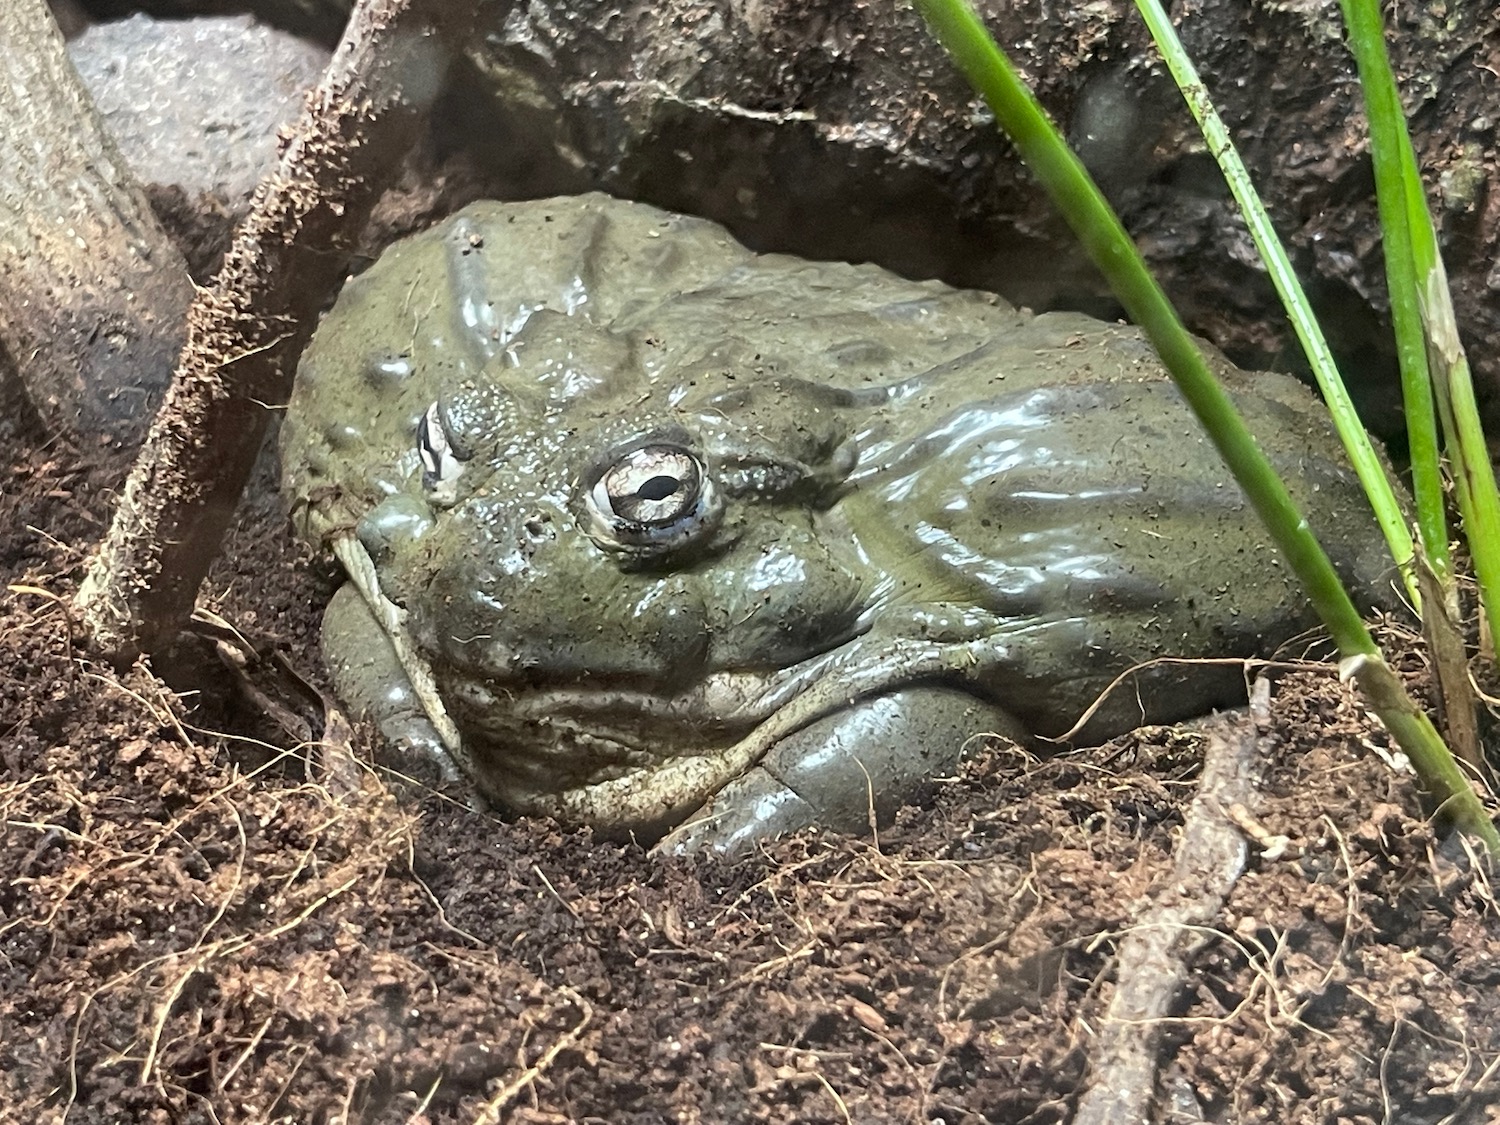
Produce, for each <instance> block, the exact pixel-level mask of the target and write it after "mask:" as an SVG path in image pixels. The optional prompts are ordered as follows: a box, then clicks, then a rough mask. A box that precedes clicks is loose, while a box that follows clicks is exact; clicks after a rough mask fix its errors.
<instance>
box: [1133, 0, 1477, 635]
mask: <svg viewBox="0 0 1500 1125" xmlns="http://www.w3.org/2000/svg"><path fill="white" fill-rule="evenodd" d="M1135 6H1136V8H1137V9H1138V10H1139V11H1140V13H1141V17H1142V18H1143V19H1144V20H1145V21H1146V26H1147V27H1148V28H1149V29H1150V31H1151V37H1152V38H1153V39H1154V40H1156V46H1157V49H1158V50H1159V51H1160V52H1161V55H1162V58H1163V60H1164V61H1165V62H1166V64H1167V69H1168V70H1169V71H1170V72H1171V75H1172V80H1173V81H1174V82H1176V83H1177V88H1178V89H1179V90H1180V91H1181V92H1182V96H1183V98H1184V100H1186V102H1187V104H1188V109H1189V110H1191V111H1192V114H1193V117H1194V119H1195V120H1196V121H1197V122H1198V127H1199V128H1200V129H1201V130H1202V131H1203V139H1204V140H1205V141H1207V142H1208V149H1209V151H1210V152H1211V153H1213V155H1214V159H1215V160H1217V161H1218V163H1219V169H1220V171H1222V172H1223V173H1224V179H1225V180H1226V181H1227V182H1228V184H1229V190H1230V191H1231V192H1232V193H1233V195H1234V199H1235V202H1236V203H1237V204H1238V205H1239V208H1240V214H1242V215H1243V216H1244V217H1245V222H1246V225H1248V226H1249V228H1250V237H1251V238H1253V239H1254V240H1255V246H1256V249H1258V250H1259V251H1260V256H1261V260H1262V261H1263V262H1265V265H1266V270H1267V272H1268V273H1269V274H1270V276H1271V282H1272V284H1274V285H1275V286H1276V292H1277V293H1278V294H1280V296H1281V302H1282V304H1283V305H1284V306H1285V308H1286V311H1287V316H1288V318H1290V320H1291V322H1292V327H1293V328H1294V329H1295V330H1296V332H1297V338H1298V339H1299V340H1301V341H1302V350H1303V351H1304V352H1305V353H1306V355H1307V361H1308V363H1309V364H1310V365H1311V366H1312V370H1313V375H1314V376H1315V377H1316V379H1317V381H1318V387H1319V388H1320V389H1321V390H1322V392H1323V399H1324V401H1325V402H1327V404H1328V409H1329V412H1330V413H1331V414H1332V415H1333V424H1334V427H1335V428H1336V429H1337V430H1338V434H1339V438H1340V440H1341V441H1342V442H1343V443H1344V451H1345V452H1346V453H1347V454H1348V456H1349V463H1350V464H1351V465H1353V466H1354V472H1355V474H1356V475H1357V476H1358V477H1359V481H1360V484H1361V485H1362V486H1363V487H1364V490H1365V495H1366V496H1368V497H1369V499H1370V506H1371V508H1373V509H1374V512H1375V519H1376V522H1377V523H1379V525H1380V530H1381V532H1382V533H1383V534H1384V535H1385V541H1386V543H1387V544H1389V546H1390V549H1391V557H1392V558H1393V559H1395V560H1396V564H1397V566H1398V567H1399V568H1400V570H1401V577H1402V580H1403V581H1404V582H1405V584H1406V591H1407V594H1408V595H1410V597H1411V599H1412V604H1413V605H1416V606H1419V607H1420V605H1421V598H1420V595H1419V593H1418V589H1417V579H1416V571H1415V569H1414V567H1413V566H1412V555H1413V553H1414V548H1413V546H1412V539H1411V532H1410V531H1409V530H1408V529H1407V526H1406V513H1405V512H1404V511H1402V508H1401V502H1400V501H1399V500H1398V499H1397V498H1396V490H1395V487H1394V486H1393V485H1392V483H1391V478H1390V476H1389V474H1388V473H1387V472H1386V468H1385V465H1384V463H1382V461H1381V460H1380V456H1379V454H1377V453H1376V452H1375V447H1374V446H1373V445H1371V443H1370V436H1369V434H1367V433H1366V432H1365V427H1364V423H1362V422H1361V421H1360V420H1359V414H1358V413H1357V412H1356V411H1355V409H1354V403H1353V401H1352V400H1351V399H1350V398H1349V392H1348V391H1347V390H1346V389H1345V388H1344V380H1343V378H1342V377H1341V376H1340V375H1339V371H1338V366H1337V364H1335V363H1334V360H1333V353H1332V351H1330V350H1329V347H1328V341H1327V340H1326V339H1325V338H1324V336H1323V329H1322V328H1321V326H1320V325H1319V324H1318V319H1317V317H1316V316H1315V315H1314V314H1313V310H1312V306H1311V304H1310V303H1309V302H1308V300H1307V294H1306V293H1305V292H1304V291H1303V289H1302V284H1301V282H1299V281H1298V280H1297V275H1296V273H1295V272H1294V271H1293V269H1292V263H1291V261H1290V259H1288V257H1287V254H1286V250H1285V249H1284V248H1283V246H1282V244H1281V239H1280V238H1278V237H1277V234H1276V230H1275V228H1274V227H1273V226H1272V225H1271V217H1270V215H1268V214H1267V213H1266V209H1265V206H1264V205H1263V204H1262V203H1261V201H1260V196H1259V195H1258V194H1257V193H1256V190H1255V185H1254V184H1253V183H1251V181H1250V173H1249V171H1248V170H1246V168H1245V164H1244V162H1243V161H1242V160H1241V159H1240V154H1239V152H1238V151H1237V150H1236V149H1235V147H1234V141H1233V140H1232V139H1231V138H1230V136H1229V129H1228V128H1227V127H1226V126H1225V124H1224V121H1223V119H1222V118H1221V117H1220V116H1219V112H1218V110H1216V109H1215V108H1214V105H1213V102H1212V100H1211V99H1210V98H1209V96H1208V90H1207V88H1206V87H1205V86H1204V85H1203V80H1202V79H1201V78H1200V77H1199V76H1198V71H1197V68H1195V67H1194V66H1193V63H1192V60H1191V59H1189V58H1188V56H1187V52H1186V51H1185V50H1183V47H1182V41H1181V40H1180V39H1178V37H1177V32H1176V31H1175V30H1174V29H1173V27H1172V21H1171V20H1170V19H1168V18H1167V13H1166V11H1165V10H1164V9H1163V8H1162V6H1161V3H1160V0H1136V5H1135ZM1425 370H1426V369H1425V367H1424V369H1423V372H1424V376H1425ZM1429 405H1430V402H1429ZM1438 499H1439V516H1441V499H1442V494H1441V482H1440V483H1439V494H1438ZM1443 546H1444V548H1446V546H1447V544H1446V540H1444V541H1443ZM1429 557H1431V556H1430V552H1429ZM1444 561H1445V563H1446V553H1445V554H1444ZM1440 573H1442V572H1441V571H1440Z"/></svg>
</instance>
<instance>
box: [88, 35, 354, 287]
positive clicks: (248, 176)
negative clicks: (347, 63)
mask: <svg viewBox="0 0 1500 1125" xmlns="http://www.w3.org/2000/svg"><path fill="white" fill-rule="evenodd" d="M68 53H69V55H70V56H71V57H72V60H73V64H74V65H75V66H76V67H77V68H78V72H79V74H80V76H81V77H82V78H83V81H84V85H85V86H86V87H87V88H88V91H89V93H90V94H91V95H92V96H93V98H94V103H95V105H96V106H97V107H98V110H99V113H100V116H101V117H102V118H103V121H104V124H105V127H106V128H107V129H108V130H109V132H110V133H111V135H112V136H113V138H114V140H115V143H116V144H117V145H118V146H119V148H120V151H121V154H122V155H123V156H124V157H125V160H126V162H127V163H128V164H129V165H130V168H131V171H132V172H134V173H135V175H136V177H137V178H138V179H140V180H141V181H142V183H143V184H144V185H145V186H146V189H147V193H148V195H149V196H150V198H151V202H152V206H153V207H154V208H155V209H156V211H157V213H158V215H160V216H161V217H162V219H163V222H164V223H166V225H167V226H168V228H169V229H170V230H172V232H173V234H174V235H175V236H176V237H177V238H178V240H179V242H180V243H181V244H182V248H183V253H184V255H185V256H186V257H187V259H188V263H189V266H190V268H191V269H192V271H193V275H194V276H195V277H197V278H199V279H200V280H201V279H202V278H203V277H205V276H206V275H207V274H209V273H211V272H212V271H213V268H214V267H215V266H216V265H217V263H218V260H219V258H220V257H221V256H222V254H223V251H224V247H225V246H226V245H227V244H228V239H229V232H230V231H231V230H232V229H233V226H234V224H235V223H236V222H238V221H239V219H240V218H241V217H242V216H243V215H244V214H245V212H246V210H247V209H248V207H249V201H250V194H251V192H252V191H254V189H255V185H256V184H257V183H259V182H260V179H261V177H262V176H264V175H265V173H266V172H267V171H269V170H270V168H271V166H272V165H273V163H274V162H275V159H276V133H277V130H278V129H279V128H280V127H281V126H282V125H283V124H285V123H286V122H288V121H290V120H291V119H292V118H293V117H294V116H295V115H296V114H297V112H298V111H299V110H300V109H301V107H302V98H303V94H304V93H305V91H306V90H307V89H308V88H309V87H311V86H312V85H313V84H314V83H316V82H317V80H318V78H319V76H320V75H321V74H322V73H323V68H324V67H325V66H326V65H327V62H328V57H329V55H328V52H327V51H325V50H323V49H322V48H321V47H317V46H314V45H312V44H310V43H306V42H304V41H302V40H300V39H297V38H295V37H294V36H291V35H288V34H287V33H286V32H283V31H279V30H277V29H275V28H271V27H266V26H263V25H261V24H258V23H256V22H255V21H254V20H253V19H252V18H251V17H249V16H223V17H211V18H200V19H191V20H180V21H165V20H155V19H152V18H150V17H149V16H143V15H137V16H132V17H131V18H130V19H127V20H121V21H120V22H118V23H105V24H98V25H96V26H94V27H92V28H90V29H89V30H88V31H86V32H84V33H83V34H82V35H81V36H79V37H78V38H77V39H75V40H74V41H73V42H71V43H70V44H69V45H68Z"/></svg>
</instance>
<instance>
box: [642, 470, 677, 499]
mask: <svg viewBox="0 0 1500 1125" xmlns="http://www.w3.org/2000/svg"><path fill="white" fill-rule="evenodd" d="M681 484H682V482H681V481H679V480H678V479H677V478H676V477H668V476H655V477H652V478H651V479H650V480H648V481H647V482H646V483H645V484H643V485H641V487H640V488H638V489H636V490H635V494H636V497H637V499H640V500H665V499H666V498H667V497H668V496H670V495H672V493H674V492H676V491H677V489H678V488H679V487H680V486H681Z"/></svg>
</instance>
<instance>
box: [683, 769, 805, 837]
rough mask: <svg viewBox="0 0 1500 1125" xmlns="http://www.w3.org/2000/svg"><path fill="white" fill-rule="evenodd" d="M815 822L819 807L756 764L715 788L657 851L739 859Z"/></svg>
mask: <svg viewBox="0 0 1500 1125" xmlns="http://www.w3.org/2000/svg"><path fill="white" fill-rule="evenodd" d="M817 823H818V810H817V809H815V808H814V807H813V806H812V805H810V804H808V803H807V802H806V801H804V800H803V799H802V798H801V797H800V796H799V795H798V794H797V793H796V792H795V791H794V790H792V789H791V788H790V787H788V785H787V784H786V782H784V781H781V780H780V779H779V778H776V777H773V776H772V775H771V774H770V773H768V772H766V771H765V770H764V769H762V768H761V767H760V766H755V767H754V768H752V769H751V770H750V771H749V772H748V773H745V774H743V775H741V776H740V777H737V778H735V779H734V780H733V781H731V782H730V783H729V784H728V785H726V786H724V788H723V789H721V790H719V793H718V795H717V796H716V797H714V799H713V801H711V802H710V803H709V804H708V805H706V806H705V807H704V808H703V809H702V810H701V811H700V812H698V813H695V814H694V815H693V817H692V818H691V819H690V820H688V821H687V822H686V823H684V824H682V825H680V826H679V827H677V828H676V829H674V830H673V831H672V832H670V833H668V835H667V836H666V837H665V838H664V839H663V840H662V841H661V843H660V844H658V845H657V848H658V850H660V851H664V852H670V853H672V854H673V855H682V854H683V853H686V852H696V851H703V850H706V849H713V850H714V851H718V852H722V853H724V854H725V855H728V856H740V855H744V854H745V853H746V852H748V851H749V850H750V849H751V848H753V847H754V846H755V845H756V844H757V843H758V842H759V841H761V840H769V839H774V838H775V837H777V836H785V835H787V834H788V833H791V832H796V831H799V830H800V829H803V828H808V827H810V826H812V825H814V824H817Z"/></svg>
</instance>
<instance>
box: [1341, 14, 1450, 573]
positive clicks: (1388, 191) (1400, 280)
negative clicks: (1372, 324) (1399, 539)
mask: <svg viewBox="0 0 1500 1125" xmlns="http://www.w3.org/2000/svg"><path fill="white" fill-rule="evenodd" d="M1356 9H1358V10H1356ZM1371 11H1372V6H1371V5H1365V4H1354V5H1351V4H1349V3H1347V2H1345V3H1344V20H1345V22H1346V24H1347V25H1348V28H1349V38H1350V44H1351V46H1352V47H1353V50H1354V54H1355V61H1356V64H1357V65H1358V66H1359V67H1360V74H1361V86H1362V88H1363V90H1364V98H1365V114H1366V116H1367V117H1368V118H1369V121H1370V154H1371V158H1372V161H1373V163H1374V165H1375V197H1376V201H1377V203H1378V205H1379V208H1380V227H1381V241H1382V243H1383V246H1384V249H1385V278H1386V289H1387V290H1388V291H1389V293H1390V298H1391V326H1392V328H1393V329H1394V331H1395V335H1396V356H1397V359H1398V361H1399V363H1400V367H1401V396H1402V401H1403V404H1404V406H1405V410H1406V437H1407V442H1408V446H1409V449H1410V452H1411V475H1412V494H1413V496H1414V497H1415V499H1416V505H1417V529H1418V533H1419V534H1420V536H1421V539H1422V550H1423V551H1424V552H1425V554H1426V555H1427V559H1428V561H1429V562H1430V563H1431V564H1432V569H1433V570H1434V571H1435V572H1436V573H1437V575H1438V578H1439V580H1440V581H1442V583H1443V584H1444V585H1445V586H1447V585H1448V584H1449V575H1450V574H1451V573H1452V563H1451V561H1450V559H1449V556H1448V525H1447V517H1446V515H1445V512H1444V500H1443V474H1442V465H1441V462H1440V460H1439V454H1438V430H1437V420H1436V415H1435V414H1434V409H1433V401H1432V380H1431V377H1430V375H1429V373H1428V368H1427V345H1426V339H1425V334H1424V332H1423V330H1422V313H1421V309H1420V307H1419V305H1418V300H1417V282H1416V278H1417V273H1416V260H1415V258H1414V257H1413V252H1412V226H1411V221H1410V219H1411V214H1412V212H1411V207H1412V205H1413V204H1415V206H1417V207H1422V206H1423V205H1424V204H1423V201H1422V199H1421V198H1420V196H1419V197H1418V198H1417V199H1416V200H1412V199H1411V198H1410V195H1409V192H1408V191H1407V186H1408V185H1407V177H1406V167H1405V166H1406V163H1407V161H1406V160H1405V159H1404V158H1401V157H1399V156H1398V155H1397V154H1400V153H1402V152H1403V151H1405V152H1406V153H1410V152H1411V141H1410V139H1409V138H1408V136H1407V133H1406V115H1405V112H1404V111H1403V109H1402V106H1401V100H1400V97H1399V95H1398V93H1397V91H1396V84H1395V82H1394V80H1392V81H1388V82H1382V81H1379V80H1378V79H1377V78H1376V77H1375V76H1374V75H1371V76H1370V78H1369V79H1368V80H1367V79H1366V78H1365V77H1364V75H1365V72H1366V70H1367V69H1369V68H1371V67H1374V68H1376V69H1379V64H1378V63H1377V62H1375V60H1374V53H1375V52H1379V53H1380V54H1381V55H1382V57H1383V55H1384V50H1383V39H1382V36H1383V35H1384V28H1383V26H1382V24H1381V21H1380V13H1379V11H1378V10H1375V11H1374V12H1373V15H1374V19H1373V22H1372V21H1371V19H1370V16H1371ZM1372 35H1373V36H1374V38H1375V40H1376V44H1375V47H1374V50H1373V51H1372V49H1371V44H1370V37H1371V36H1372ZM1361 55H1364V56H1365V58H1364V61H1360V56H1361ZM1388 72H1389V68H1388V67H1387V73H1388ZM1411 170H1412V172H1415V171H1416V162H1415V158H1414V157H1413V159H1412V162H1411Z"/></svg>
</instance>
